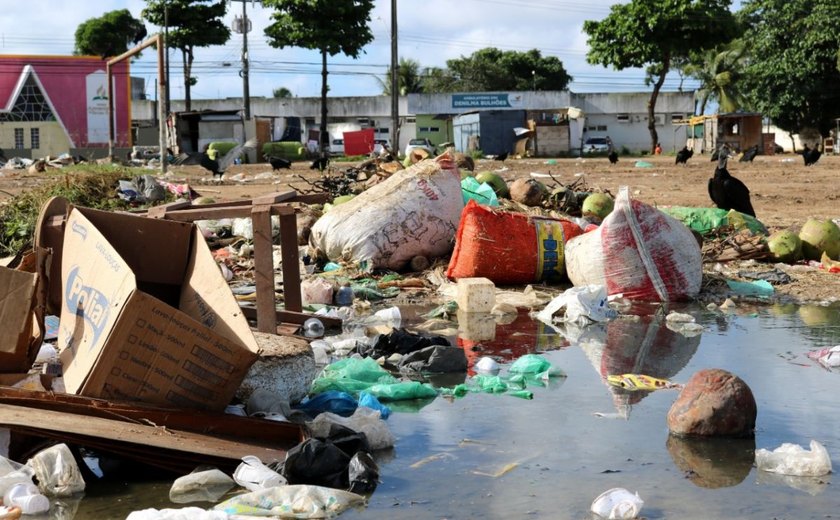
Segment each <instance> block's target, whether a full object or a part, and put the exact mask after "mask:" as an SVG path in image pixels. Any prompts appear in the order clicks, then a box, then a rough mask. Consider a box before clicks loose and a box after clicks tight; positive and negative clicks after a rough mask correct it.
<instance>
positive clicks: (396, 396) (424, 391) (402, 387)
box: [368, 381, 437, 401]
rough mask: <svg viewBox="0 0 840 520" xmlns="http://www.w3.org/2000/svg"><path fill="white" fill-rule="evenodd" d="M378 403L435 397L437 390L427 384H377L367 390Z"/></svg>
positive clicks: (414, 382) (413, 382) (415, 382)
mask: <svg viewBox="0 0 840 520" xmlns="http://www.w3.org/2000/svg"><path fill="white" fill-rule="evenodd" d="M368 392H370V393H371V394H373V395H374V396H375V397H376V398H377V399H379V400H380V401H405V400H408V399H425V398H428V397H435V396H437V390H435V389H434V387H433V386H432V385H430V384H428V383H420V382H419V381H405V382H402V383H391V384H377V385H373V386H371V387H370V388H368Z"/></svg>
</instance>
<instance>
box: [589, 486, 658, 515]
mask: <svg viewBox="0 0 840 520" xmlns="http://www.w3.org/2000/svg"><path fill="white" fill-rule="evenodd" d="M644 503H645V502H644V501H643V500H642V499H641V498H640V497H639V494H638V493H631V492H630V491H628V490H626V489H624V488H612V489H609V490H607V491H604V492H603V493H601V494H600V495H598V497H597V498H596V499H595V500H593V501H592V508H591V509H592V512H593V513H595V514H596V515H598V516H601V517H603V518H609V519H610V520H613V519H626V520H629V519H631V518H636V517H637V516H639V513H640V512H641V511H642V506H643V505H644Z"/></svg>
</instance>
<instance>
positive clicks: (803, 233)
mask: <svg viewBox="0 0 840 520" xmlns="http://www.w3.org/2000/svg"><path fill="white" fill-rule="evenodd" d="M799 238H800V239H802V254H803V255H804V256H805V258H806V259H808V260H820V258H821V257H822V254H823V251H825V254H826V255H828V257H829V258H831V259H832V260H837V259H838V257H840V228H838V227H837V224H835V223H834V222H832V221H831V220H818V219H815V218H809V219H808V221H807V222H805V224H804V225H803V226H802V229H801V230H800V231H799Z"/></svg>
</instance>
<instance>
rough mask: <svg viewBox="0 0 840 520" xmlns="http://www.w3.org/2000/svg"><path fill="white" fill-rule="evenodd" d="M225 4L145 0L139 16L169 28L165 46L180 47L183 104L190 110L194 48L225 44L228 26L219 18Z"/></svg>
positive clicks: (225, 8) (191, 0)
mask: <svg viewBox="0 0 840 520" xmlns="http://www.w3.org/2000/svg"><path fill="white" fill-rule="evenodd" d="M226 12H227V3H226V2H224V1H216V2H213V1H211V0H146V8H145V9H143V13H142V16H143V18H145V19H146V20H148V21H149V22H151V23H153V24H155V25H159V26H161V27H163V26H164V25H166V26H167V27H168V31H167V32H168V35H167V38H168V41H167V43H166V45H167V47H171V48H175V49H180V51H181V56H182V58H183V64H184V105H185V108H186V109H187V110H190V109H191V105H192V100H191V96H190V87H192V86H193V85H195V84H196V79H195V78H194V77H193V76H192V66H193V61H194V60H195V48H196V47H209V46H211V45H224V44H225V43H226V42H227V41H228V40H229V39H230V29H228V28H227V26H226V25H225V24H224V21H222V18H223V17H224V16H225V13H226Z"/></svg>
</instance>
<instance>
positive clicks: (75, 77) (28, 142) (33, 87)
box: [0, 56, 131, 157]
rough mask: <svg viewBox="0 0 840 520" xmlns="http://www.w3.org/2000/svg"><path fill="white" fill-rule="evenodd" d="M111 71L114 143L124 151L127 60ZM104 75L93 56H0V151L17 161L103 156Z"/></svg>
mask: <svg viewBox="0 0 840 520" xmlns="http://www.w3.org/2000/svg"><path fill="white" fill-rule="evenodd" d="M112 71H113V78H114V79H113V83H114V85H113V87H114V88H113V93H114V109H115V115H114V122H115V126H114V131H115V145H116V146H118V147H123V148H127V147H128V146H130V143H131V134H130V129H131V122H130V115H131V83H130V78H129V65H128V62H127V61H126V62H123V63H120V64H118V65H116V66H114V67H113V69H112ZM105 76H106V73H105V62H104V61H103V60H102V59H101V58H99V57H95V56H0V148H2V149H3V150H4V151H5V154H6V156H12V155H17V156H20V157H44V156H47V155H52V156H56V155H60V154H62V153H70V154H72V155H77V154H81V155H84V156H94V157H103V156H105V155H107V153H108V138H109V135H108V133H109V128H108V88H107V81H106V77H105ZM10 150H11V152H10Z"/></svg>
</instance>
